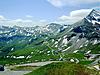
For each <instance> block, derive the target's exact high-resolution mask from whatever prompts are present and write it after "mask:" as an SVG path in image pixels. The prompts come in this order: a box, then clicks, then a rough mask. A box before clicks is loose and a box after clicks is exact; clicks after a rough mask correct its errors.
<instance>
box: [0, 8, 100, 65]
mask: <svg viewBox="0 0 100 75" xmlns="http://www.w3.org/2000/svg"><path fill="white" fill-rule="evenodd" d="M97 54H98V55H97ZM99 54H100V11H97V10H94V9H93V10H92V11H91V12H90V14H89V15H88V16H86V17H85V18H84V19H82V20H81V21H79V22H77V23H74V24H72V25H60V24H56V23H51V24H48V25H45V26H35V27H18V26H13V27H7V26H0V57H1V58H3V59H13V60H16V59H22V61H20V63H22V62H36V61H48V60H57V61H58V60H59V61H61V60H63V61H70V60H74V61H76V62H79V63H82V62H84V61H88V62H90V63H91V64H92V63H94V64H97V63H98V61H99V60H100V59H99ZM87 55H88V56H90V57H89V59H88V60H87V59H86V57H87ZM94 55H95V57H94V58H93V59H91V60H90V58H92V57H93V56H94ZM3 59H2V60H0V62H1V63H2V61H4V60H3ZM16 61H17V60H16ZM16 61H15V62H14V61H13V62H14V63H17V62H16ZM3 63H4V62H3ZM10 63H11V62H10ZM5 64H7V63H5Z"/></svg>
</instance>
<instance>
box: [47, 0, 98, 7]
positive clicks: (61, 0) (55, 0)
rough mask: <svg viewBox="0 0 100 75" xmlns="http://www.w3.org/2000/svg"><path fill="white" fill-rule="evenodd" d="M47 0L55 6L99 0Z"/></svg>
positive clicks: (96, 0)
mask: <svg viewBox="0 0 100 75" xmlns="http://www.w3.org/2000/svg"><path fill="white" fill-rule="evenodd" d="M47 1H48V2H49V3H51V4H52V5H54V6H55V7H62V6H65V5H77V4H84V3H87V4H88V3H95V2H100V0H70V1H69V0H47Z"/></svg>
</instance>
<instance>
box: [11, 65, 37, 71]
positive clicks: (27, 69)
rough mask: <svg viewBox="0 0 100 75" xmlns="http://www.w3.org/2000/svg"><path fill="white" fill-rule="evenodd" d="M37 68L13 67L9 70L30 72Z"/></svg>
mask: <svg viewBox="0 0 100 75" xmlns="http://www.w3.org/2000/svg"><path fill="white" fill-rule="evenodd" d="M37 68H39V67H38V66H14V67H10V70H13V71H31V70H35V69H37Z"/></svg>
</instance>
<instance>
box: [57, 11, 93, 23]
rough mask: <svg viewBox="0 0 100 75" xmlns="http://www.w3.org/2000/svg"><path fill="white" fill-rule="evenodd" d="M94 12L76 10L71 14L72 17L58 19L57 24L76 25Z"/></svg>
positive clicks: (64, 16)
mask: <svg viewBox="0 0 100 75" xmlns="http://www.w3.org/2000/svg"><path fill="white" fill-rule="evenodd" d="M91 11H92V9H80V10H74V11H71V12H70V15H69V16H67V15H62V16H60V17H59V18H58V20H57V22H60V23H67V24H68V23H69V24H72V23H75V22H77V21H79V20H81V19H83V18H84V17H86V16H87V15H88V14H89V13H90V12H91Z"/></svg>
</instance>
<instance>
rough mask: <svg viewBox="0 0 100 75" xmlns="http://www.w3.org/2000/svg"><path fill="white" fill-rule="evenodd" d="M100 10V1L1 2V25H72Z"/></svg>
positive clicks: (31, 0)
mask: <svg viewBox="0 0 100 75" xmlns="http://www.w3.org/2000/svg"><path fill="white" fill-rule="evenodd" d="M99 8H100V0H0V25H9V26H14V25H18V26H35V25H45V24H48V23H51V22H54V23H60V24H71V23H75V22H77V21H79V20H80V19H82V18H84V17H85V16H87V15H88V14H89V12H90V11H91V10H92V9H99Z"/></svg>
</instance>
